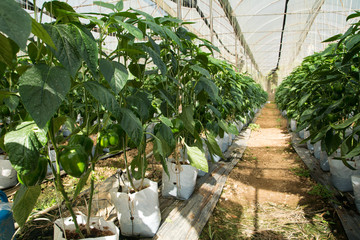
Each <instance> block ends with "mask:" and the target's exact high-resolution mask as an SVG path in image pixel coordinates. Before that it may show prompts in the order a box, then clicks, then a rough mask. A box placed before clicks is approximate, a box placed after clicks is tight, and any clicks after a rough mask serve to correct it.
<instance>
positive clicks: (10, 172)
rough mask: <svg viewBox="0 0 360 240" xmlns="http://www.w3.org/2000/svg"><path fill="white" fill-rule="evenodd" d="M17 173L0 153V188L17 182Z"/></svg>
mask: <svg viewBox="0 0 360 240" xmlns="http://www.w3.org/2000/svg"><path fill="white" fill-rule="evenodd" d="M17 182H18V180H17V175H16V171H15V169H14V168H13V167H12V165H11V163H10V160H9V158H8V157H6V158H5V155H0V189H5V188H9V187H12V186H15V185H16V184H17Z"/></svg>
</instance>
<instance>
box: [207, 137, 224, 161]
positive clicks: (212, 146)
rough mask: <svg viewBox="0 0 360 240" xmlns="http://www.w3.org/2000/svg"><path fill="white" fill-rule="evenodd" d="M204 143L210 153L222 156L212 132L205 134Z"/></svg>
mask: <svg viewBox="0 0 360 240" xmlns="http://www.w3.org/2000/svg"><path fill="white" fill-rule="evenodd" d="M205 143H206V146H207V147H208V149H209V151H210V153H211V154H216V155H218V156H219V157H221V158H224V156H223V153H222V151H221V149H220V146H219V144H218V143H217V142H216V139H215V136H214V135H213V134H211V133H210V134H208V135H207V136H206V140H205Z"/></svg>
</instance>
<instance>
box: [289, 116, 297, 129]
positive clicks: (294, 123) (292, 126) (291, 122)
mask: <svg viewBox="0 0 360 240" xmlns="http://www.w3.org/2000/svg"><path fill="white" fill-rule="evenodd" d="M290 128H291V131H293V132H295V131H296V120H295V119H293V118H292V119H291V120H290Z"/></svg>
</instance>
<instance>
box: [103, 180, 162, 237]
mask: <svg viewBox="0 0 360 240" xmlns="http://www.w3.org/2000/svg"><path fill="white" fill-rule="evenodd" d="M140 183H141V180H135V181H134V185H135V186H136V187H139V186H140ZM143 186H148V187H147V188H145V189H143V190H141V191H139V192H135V193H127V190H128V186H127V187H124V188H123V191H124V192H118V189H117V188H113V189H111V190H110V195H111V201H112V202H113V204H114V206H115V208H116V211H117V216H118V220H119V226H120V230H121V234H122V235H125V236H137V237H153V236H154V235H155V233H156V232H157V230H158V228H159V226H160V222H161V213H160V208H159V196H158V184H157V183H156V182H153V181H150V180H149V179H146V178H145V179H144V182H143Z"/></svg>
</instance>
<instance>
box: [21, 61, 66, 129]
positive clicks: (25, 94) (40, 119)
mask: <svg viewBox="0 0 360 240" xmlns="http://www.w3.org/2000/svg"><path fill="white" fill-rule="evenodd" d="M70 86H71V80H70V76H69V74H68V72H67V71H66V70H65V69H64V68H62V67H59V66H53V67H49V66H47V65H45V64H40V65H34V66H33V67H31V68H30V69H28V70H27V71H26V72H25V73H24V74H23V75H22V76H21V77H20V79H19V92H20V96H21V100H22V103H23V104H24V106H25V108H26V110H27V111H28V112H29V114H30V115H31V117H32V118H33V119H34V121H35V122H36V124H37V125H38V126H39V127H40V128H43V127H45V124H46V123H47V122H48V121H49V120H50V119H51V117H52V116H54V114H55V112H56V111H57V110H58V108H59V106H60V105H61V103H62V101H63V100H64V99H65V96H66V94H67V93H68V92H69V90H70Z"/></svg>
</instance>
